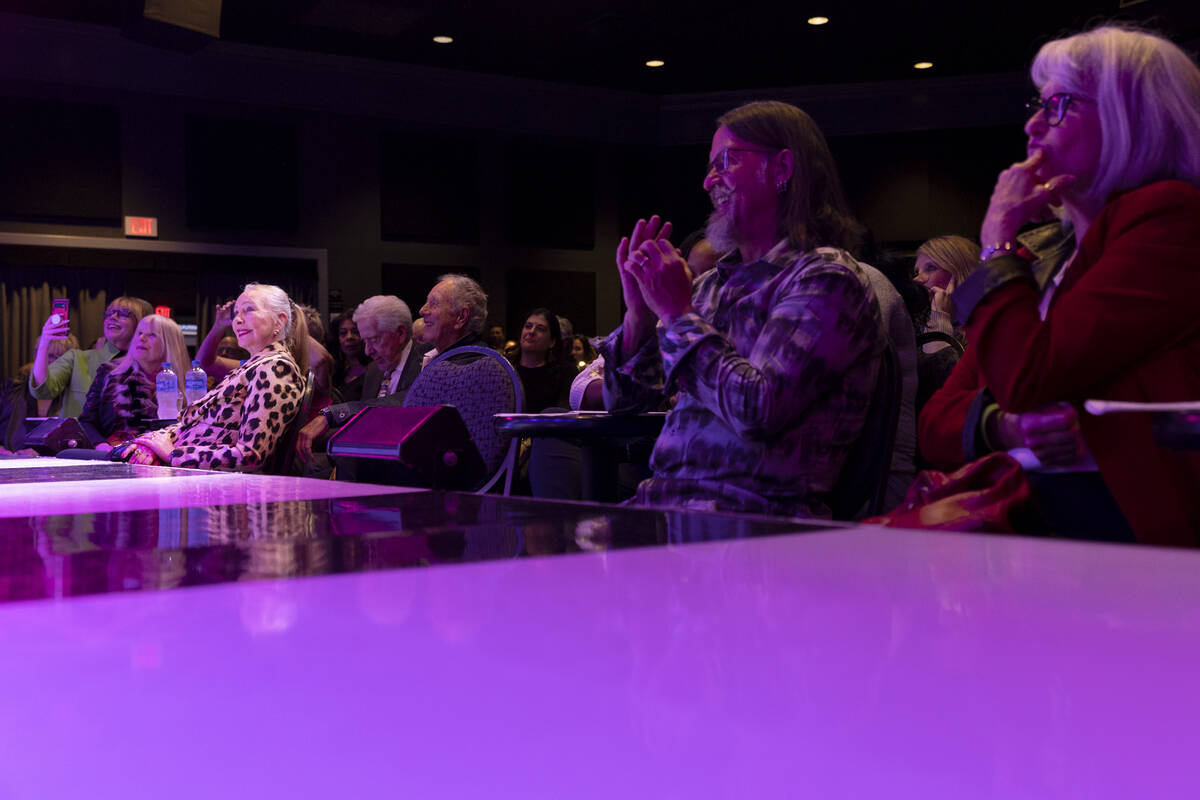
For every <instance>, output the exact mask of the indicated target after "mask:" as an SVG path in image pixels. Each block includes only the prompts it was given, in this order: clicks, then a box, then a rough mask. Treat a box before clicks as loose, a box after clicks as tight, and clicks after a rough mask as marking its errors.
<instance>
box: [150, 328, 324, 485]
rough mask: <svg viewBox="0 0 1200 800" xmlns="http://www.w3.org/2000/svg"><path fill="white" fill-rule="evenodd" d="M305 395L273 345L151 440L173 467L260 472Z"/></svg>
mask: <svg viewBox="0 0 1200 800" xmlns="http://www.w3.org/2000/svg"><path fill="white" fill-rule="evenodd" d="M303 393H304V377H303V376H302V375H301V374H300V367H299V366H298V365H297V364H296V362H295V361H294V360H293V359H292V356H291V354H290V353H289V352H288V351H287V348H286V347H285V346H284V345H282V344H279V343H276V344H273V345H270V346H269V347H267V348H265V349H263V351H262V352H261V353H260V354H259V355H257V356H255V357H254V358H252V359H250V360H249V361H247V362H246V363H245V364H243V365H242V366H240V367H238V368H237V369H235V370H234V371H233V372H231V373H229V374H228V375H226V376H225V377H224V378H223V379H222V380H221V382H220V383H218V384H217V385H216V387H215V388H213V390H212V391H211V392H209V393H208V394H206V395H204V397H202V398H200V399H199V400H198V401H196V402H195V403H194V404H193V405H191V406H188V408H187V409H185V410H184V412H183V414H182V416H181V417H180V419H179V422H178V423H176V424H175V425H171V426H169V427H166V428H163V429H162V430H160V431H156V432H155V433H153V434H149V436H152V437H162V439H160V442H159V443H160V444H161V445H163V447H162V448H161V449H162V450H166V449H168V448H170V450H171V466H173V467H192V468H195V469H225V470H238V471H253V470H258V469H261V468H262V465H263V463H264V462H265V461H266V460H267V458H268V457H269V456H270V455H271V453H273V452H274V451H275V447H276V445H277V444H278V443H279V441H280V439H282V438H283V434H284V431H285V430H287V426H288V424H289V423H290V422H291V421H292V419H293V418H294V417H295V416H296V413H297V412H298V411H299V409H300V398H301V396H302V395H303ZM143 438H144V437H143Z"/></svg>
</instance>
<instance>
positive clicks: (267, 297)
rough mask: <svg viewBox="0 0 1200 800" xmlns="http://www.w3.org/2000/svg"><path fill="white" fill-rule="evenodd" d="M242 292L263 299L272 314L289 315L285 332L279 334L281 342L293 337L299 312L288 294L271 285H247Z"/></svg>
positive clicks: (285, 324) (284, 326) (284, 327)
mask: <svg viewBox="0 0 1200 800" xmlns="http://www.w3.org/2000/svg"><path fill="white" fill-rule="evenodd" d="M242 291H243V292H249V291H253V292H254V293H255V294H256V295H258V296H259V297H260V298H262V303H263V305H264V306H266V308H267V310H268V311H270V312H271V313H272V314H286V315H287V322H285V323H284V325H283V330H282V331H280V334H279V339H280V341H286V340H287V339H288V337H290V336H291V335H292V330H293V329H294V328H295V327H296V313H297V311H298V309H297V308H296V304H295V303H293V302H292V299H291V298H290V297H288V295H287V292H285V291H284V290H283V289H280V288H279V287H278V286H275V285H273V284H270V283H247V284H246V286H245V288H243V289H242ZM305 329H306V330H307V324H306V325H305Z"/></svg>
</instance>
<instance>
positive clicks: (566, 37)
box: [0, 0, 1200, 94]
mask: <svg viewBox="0 0 1200 800" xmlns="http://www.w3.org/2000/svg"><path fill="white" fill-rule="evenodd" d="M160 1H161V0H160ZM211 1H212V0H169V2H175V3H182V4H189V3H192V4H194V3H203V2H211ZM1122 6H1125V7H1122ZM0 9H2V10H5V11H11V12H17V13H23V14H32V15H36V16H41V17H49V18H55V19H67V20H74V21H77V22H86V23H91V24H97V25H105V26H112V27H114V28H116V27H120V26H121V25H122V21H123V20H124V21H125V23H126V30H127V31H128V30H129V23H130V20H138V21H140V12H141V9H142V0H0ZM818 14H819V15H824V16H827V17H829V18H830V22H829V24H827V25H824V26H821V27H814V26H811V25H808V24H806V22H805V20H806V19H808V18H809V17H810V16H814V15H818ZM1104 19H1121V20H1129V21H1135V22H1140V23H1149V24H1151V25H1153V26H1154V27H1156V28H1157V29H1158V30H1160V31H1162V32H1164V33H1166V34H1168V35H1169V36H1171V38H1173V39H1174V40H1175V41H1177V42H1179V43H1181V44H1183V45H1184V46H1185V47H1188V48H1189V49H1193V50H1194V49H1195V48H1196V46H1197V43H1198V42H1200V2H1196V0H1186V1H1185V0H1133V2H1129V0H1126V2H1122V0H1004V1H1003V2H990V3H986V4H984V3H974V2H969V0H968V1H967V2H964V1H963V0H916V2H911V3H906V4H899V3H895V4H893V3H882V2H868V1H867V0H801V2H790V3H777V2H761V0H732V1H731V0H725V1H724V2H713V1H712V0H690V1H689V2H681V0H658V1H657V2H653V1H652V2H649V3H648V2H645V0H641V1H639V0H558V1H557V2H555V0H508V2H500V1H499V0H438V1H437V2H435V1H434V0H224V2H223V8H222V17H221V37H222V38H223V39H226V40H230V41H235V42H244V43H251V44H262V45H271V46H274V47H282V48H288V49H292V50H299V51H315V52H324V53H337V54H343V55H352V56H358V57H364V58H374V59H384V60H389V61H395V62H402V63H407V64H420V65H425V66H433V67H446V68H451V69H461V70H470V71H474V72H483V73H490V74H499V75H511V76H520V77H528V78H540V79H543V80H549V81H555V82H561V83H573V84H584V85H590V86H601V87H609V88H613V89H628V90H636V91H644V92H649V93H654V94H667V93H679V92H707V91H723V90H733V89H750V88H765V87H773V86H797V85H805V84H830V83H851V82H855V83H856V82H863V81H887V80H898V79H913V78H921V77H923V76H929V77H935V76H964V75H978V74H986V73H997V72H1015V71H1022V70H1024V69H1025V68H1026V67H1027V65H1028V63H1029V61H1030V58H1031V57H1032V55H1033V54H1034V53H1035V52H1036V50H1037V47H1038V46H1039V45H1040V44H1041V43H1042V42H1044V41H1046V40H1047V39H1050V38H1053V37H1054V36H1056V35H1058V34H1061V33H1062V32H1064V31H1068V32H1069V31H1076V30H1079V29H1081V28H1082V27H1084V26H1086V25H1088V24H1089V23H1094V22H1096V21H1099V20H1104ZM438 34H445V35H449V36H452V37H454V39H455V41H454V43H453V44H449V45H438V44H435V43H434V42H433V41H432V37H433V36H434V35H438ZM648 59H661V60H663V61H665V62H666V65H665V66H664V67H662V68H659V69H649V68H647V67H646V66H644V64H645V62H646V61H647V60H648ZM916 61H932V62H933V63H934V67H933V68H932V69H929V70H925V71H922V72H918V71H916V70H914V69H913V68H912V64H913V63H914V62H916Z"/></svg>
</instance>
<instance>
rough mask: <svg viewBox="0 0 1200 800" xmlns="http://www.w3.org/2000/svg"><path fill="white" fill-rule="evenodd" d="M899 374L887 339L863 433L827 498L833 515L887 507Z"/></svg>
mask: <svg viewBox="0 0 1200 800" xmlns="http://www.w3.org/2000/svg"><path fill="white" fill-rule="evenodd" d="M901 377H902V376H901V375H900V359H899V358H898V357H897V356H896V350H895V348H894V347H892V343H891V342H888V343H887V344H886V346H885V347H884V350H883V355H882V356H880V359H879V375H878V377H877V378H876V379H875V391H874V393H873V394H872V395H871V405H870V407H869V408H868V409H867V419H866V422H864V423H863V429H862V433H861V434H860V435H859V437H858V440H857V441H855V443H854V446H853V447H851V448H850V454H849V455H848V456H847V457H846V463H845V464H844V465H843V466H842V473H841V475H839V476H838V479H837V483H836V484H834V486H833V491H832V492H830V493H829V497H827V498H826V502H827V503H828V504H829V508H830V509H831V510H832V511H833V518H834V519H840V520H853V519H861V518H863V517H867V516H874V515H876V514H881V513H883V512H884V511H886V510H887V509H885V508H883V505H884V494H885V493H886V491H887V481H888V473H889V472H890V471H891V468H892V447H893V445H894V444H895V443H896V425H897V424H898V423H899V421H900V392H901Z"/></svg>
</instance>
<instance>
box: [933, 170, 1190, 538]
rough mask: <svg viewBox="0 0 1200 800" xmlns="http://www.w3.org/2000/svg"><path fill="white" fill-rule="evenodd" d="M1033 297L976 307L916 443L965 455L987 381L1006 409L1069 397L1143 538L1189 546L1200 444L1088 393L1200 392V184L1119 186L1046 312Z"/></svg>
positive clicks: (1023, 286) (1160, 395) (948, 460)
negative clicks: (1167, 434) (1096, 405)
mask: <svg viewBox="0 0 1200 800" xmlns="http://www.w3.org/2000/svg"><path fill="white" fill-rule="evenodd" d="M1039 296H1040V293H1039V291H1038V290H1037V288H1035V285H1034V284H1033V283H1032V282H1025V281H1011V282H1009V283H1006V284H1004V285H1002V286H1000V287H999V288H997V289H995V290H994V291H992V292H990V293H989V294H987V295H986V296H985V297H984V298H983V299H982V300H981V301H980V302H979V304H978V305H977V306H976V307H975V308H974V309H973V310H972V311H971V313H970V318H969V320H968V322H967V326H966V328H967V340H968V341H969V342H970V343H971V345H970V347H968V348H967V351H966V353H965V354H964V356H963V358H962V360H961V361H959V363H958V366H957V367H956V368H955V369H954V372H953V373H952V374H951V375H950V378H949V379H948V380H947V381H946V384H945V386H943V387H942V389H941V390H939V391H938V392H937V393H936V394H935V395H934V396H933V397H932V398H931V399H930V400H929V402H928V403H927V404H926V405H925V407H924V409H923V410H922V412H921V418H920V425H919V436H920V442H921V450H922V453H923V454H924V455H925V457H926V458H928V459H929V460H930V461H932V462H933V463H934V464H936V465H937V466H939V467H941V468H943V469H949V468H953V467H957V466H959V465H961V464H962V463H964V461H965V460H966V458H967V453H966V452H964V450H967V451H968V452H969V448H964V435H963V433H964V431H963V426H964V423H965V422H966V420H967V417H968V412H969V410H970V406H971V403H972V402H973V401H974V399H975V397H976V395H978V394H979V391H980V389H982V388H983V387H985V386H986V387H987V388H988V389H989V390H990V391H991V393H992V395H993V396H994V397H995V398H996V402H998V403H999V404H1000V407H1001V408H1003V409H1005V410H1006V411H1013V412H1022V411H1029V410H1032V409H1034V408H1038V407H1039V406H1042V405H1045V404H1047V403H1052V402H1057V401H1060V400H1066V401H1069V402H1071V403H1074V404H1075V405H1076V407H1077V409H1078V410H1079V415H1080V426H1081V428H1082V431H1083V437H1084V440H1085V441H1086V442H1087V444H1088V447H1089V448H1090V450H1091V451H1092V455H1093V456H1094V457H1095V459H1096V463H1097V464H1098V465H1099V467H1100V473H1101V475H1102V476H1103V477H1104V481H1105V483H1106V484H1107V485H1108V487H1109V489H1110V490H1111V491H1112V493H1113V496H1114V497H1115V498H1116V501H1117V503H1118V505H1120V507H1121V510H1122V511H1123V512H1124V513H1125V516H1126V518H1127V519H1128V520H1129V523H1130V525H1131V526H1132V527H1133V530H1134V532H1135V533H1136V534H1137V536H1138V539H1139V540H1140V541H1144V542H1153V543H1158V544H1174V545H1195V544H1196V543H1197V538H1198V534H1200V453H1196V452H1178V451H1171V450H1165V449H1163V448H1161V447H1159V446H1158V445H1157V444H1156V443H1155V442H1154V438H1153V434H1152V432H1151V419H1150V416H1149V415H1147V414H1113V415H1107V416H1103V417H1094V416H1091V415H1090V414H1087V413H1086V412H1084V411H1083V409H1082V403H1083V401H1084V400H1086V399H1088V398H1093V397H1095V398H1105V399H1110V400H1134V401H1151V402H1164V401H1172V400H1200V189H1197V188H1196V187H1194V186H1192V185H1190V184H1187V183H1184V182H1182V181H1160V182H1157V183H1153V184H1150V185H1148V186H1144V187H1141V188H1139V189H1134V190H1132V191H1129V192H1125V193H1122V194H1119V195H1114V196H1113V197H1111V198H1110V199H1109V202H1108V203H1107V204H1106V205H1105V206H1104V208H1103V210H1102V211H1101V212H1100V214H1099V216H1097V218H1096V219H1095V220H1094V221H1093V222H1092V225H1091V227H1089V229H1088V232H1087V235H1086V236H1085V237H1084V240H1083V243H1082V245H1081V246H1080V251H1079V255H1078V257H1077V258H1076V261H1075V263H1074V264H1073V265H1072V266H1071V268H1070V269H1069V270H1068V271H1067V274H1066V277H1065V279H1064V280H1063V283H1062V285H1061V286H1060V287H1059V290H1058V292H1057V293H1056V294H1055V296H1054V299H1053V301H1052V302H1051V304H1050V310H1049V312H1048V313H1047V315H1046V319H1045V321H1044V322H1043V321H1042V320H1040V319H1039V318H1038V312H1037V306H1038V299H1039ZM973 436H974V432H973V431H969V432H968V436H967V439H968V441H969V440H971V439H972V438H973Z"/></svg>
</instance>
